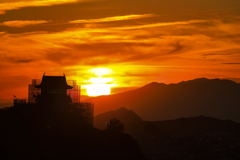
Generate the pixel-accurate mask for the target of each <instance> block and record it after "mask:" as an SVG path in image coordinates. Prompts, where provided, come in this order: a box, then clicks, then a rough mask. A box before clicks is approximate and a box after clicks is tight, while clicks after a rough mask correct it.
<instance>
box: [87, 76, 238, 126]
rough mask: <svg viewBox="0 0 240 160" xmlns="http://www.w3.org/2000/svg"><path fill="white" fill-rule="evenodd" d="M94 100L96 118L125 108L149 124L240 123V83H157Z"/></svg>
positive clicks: (201, 81)
mask: <svg viewBox="0 0 240 160" xmlns="http://www.w3.org/2000/svg"><path fill="white" fill-rule="evenodd" d="M91 101H92V102H93V103H94V104H95V108H94V112H95V115H98V114H100V113H103V112H106V111H110V110H115V109H118V108H121V107H125V108H127V109H131V110H133V111H134V112H136V113H137V114H138V115H139V116H140V117H141V118H142V119H143V120H149V121H159V120H168V119H176V118H180V117H195V116H200V115H203V116H209V117H214V118H219V119H231V120H234V121H237V122H240V116H239V114H240V107H239V106H240V84H238V83H235V82H233V81H230V80H220V79H206V78H200V79H194V80H190V81H186V82H184V81H183V82H180V83H178V84H169V85H166V84H163V83H157V82H153V83H150V84H148V85H146V86H143V87H141V88H139V89H136V90H132V91H127V92H123V93H119V94H115V95H109V96H100V97H95V98H91Z"/></svg>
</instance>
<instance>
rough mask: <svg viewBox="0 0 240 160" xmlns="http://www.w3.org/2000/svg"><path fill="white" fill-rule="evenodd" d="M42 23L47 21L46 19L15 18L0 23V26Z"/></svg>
mask: <svg viewBox="0 0 240 160" xmlns="http://www.w3.org/2000/svg"><path fill="white" fill-rule="evenodd" d="M42 23H48V21H44V20H36V21H35V20H31V21H22V20H15V21H6V22H3V23H0V26H8V27H25V26H28V25H37V24H42Z"/></svg>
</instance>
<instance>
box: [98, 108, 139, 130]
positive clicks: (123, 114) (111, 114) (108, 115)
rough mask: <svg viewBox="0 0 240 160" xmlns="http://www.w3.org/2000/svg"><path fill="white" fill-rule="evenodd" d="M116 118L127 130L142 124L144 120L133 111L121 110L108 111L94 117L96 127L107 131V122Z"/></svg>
mask: <svg viewBox="0 0 240 160" xmlns="http://www.w3.org/2000/svg"><path fill="white" fill-rule="evenodd" d="M113 118H116V119H118V120H120V121H121V122H122V123H123V124H124V127H125V130H126V129H127V130H128V129H129V128H132V127H134V125H135V124H139V123H141V122H142V119H141V118H140V117H139V116H138V115H137V114H136V113H135V112H133V111H132V110H128V109H126V108H119V109H117V110H113V111H108V112H105V113H102V114H99V115H97V116H95V117H94V127H96V128H98V129H106V122H109V120H110V119H113Z"/></svg>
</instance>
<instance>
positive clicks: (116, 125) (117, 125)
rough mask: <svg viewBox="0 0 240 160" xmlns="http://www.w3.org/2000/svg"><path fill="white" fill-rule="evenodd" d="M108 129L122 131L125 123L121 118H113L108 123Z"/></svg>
mask: <svg viewBox="0 0 240 160" xmlns="http://www.w3.org/2000/svg"><path fill="white" fill-rule="evenodd" d="M107 129H109V130H112V131H119V132H122V131H123V130H124V124H123V123H122V122H121V121H120V120H118V119H116V118H113V119H111V120H110V121H109V123H108V124H107Z"/></svg>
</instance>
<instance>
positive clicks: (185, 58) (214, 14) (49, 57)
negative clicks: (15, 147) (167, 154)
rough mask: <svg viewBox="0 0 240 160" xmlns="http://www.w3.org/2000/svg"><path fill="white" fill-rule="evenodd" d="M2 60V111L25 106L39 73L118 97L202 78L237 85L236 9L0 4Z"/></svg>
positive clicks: (113, 1) (218, 0)
mask: <svg viewBox="0 0 240 160" xmlns="http://www.w3.org/2000/svg"><path fill="white" fill-rule="evenodd" d="M0 60H1V61H0V90H1V91H0V103H1V102H5V101H8V100H11V99H12V98H13V95H16V96H17V97H20V98H26V97H27V89H28V84H30V83H31V80H32V79H41V78H42V75H43V73H45V74H46V75H58V76H59V75H63V73H64V74H65V75H66V77H67V79H69V80H70V79H74V80H77V82H78V84H79V85H82V86H84V85H87V84H90V83H92V81H94V78H100V79H101V78H105V80H106V82H104V83H107V84H110V85H112V87H115V91H116V92H117V91H120V90H121V89H122V90H123V89H126V88H127V89H129V88H134V87H141V86H143V85H146V84H148V83H151V82H159V83H166V84H169V83H177V82H180V81H186V80H190V79H194V78H201V77H206V78H211V79H212V78H228V79H232V80H235V81H238V82H240V81H239V79H240V1H239V0H181V1H180V0H1V1H0ZM99 68H100V70H101V69H103V70H105V71H104V73H103V74H99V73H98V72H95V71H94V69H99ZM117 89H119V90H117ZM122 90H121V91H122Z"/></svg>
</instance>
